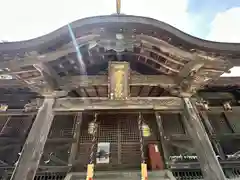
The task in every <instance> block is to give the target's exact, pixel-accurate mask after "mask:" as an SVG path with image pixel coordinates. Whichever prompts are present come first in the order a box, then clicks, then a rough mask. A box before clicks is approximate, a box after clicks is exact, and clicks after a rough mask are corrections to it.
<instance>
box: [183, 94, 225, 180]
mask: <svg viewBox="0 0 240 180" xmlns="http://www.w3.org/2000/svg"><path fill="white" fill-rule="evenodd" d="M183 103H184V115H183V122H184V125H185V127H186V129H187V131H188V133H189V134H190V136H191V137H192V141H193V144H194V146H195V151H196V154H197V156H198V159H199V162H200V166H201V169H202V173H203V175H204V179H206V180H213V179H215V180H225V179H226V178H225V175H224V173H223V170H222V168H221V166H220V164H219V162H218V160H217V158H216V154H215V152H214V150H213V147H212V145H211V142H210V140H209V138H208V135H207V133H206V131H205V129H204V126H203V124H202V122H201V118H200V116H199V114H198V111H197V109H196V107H195V105H193V104H192V102H191V101H190V99H189V98H183Z"/></svg>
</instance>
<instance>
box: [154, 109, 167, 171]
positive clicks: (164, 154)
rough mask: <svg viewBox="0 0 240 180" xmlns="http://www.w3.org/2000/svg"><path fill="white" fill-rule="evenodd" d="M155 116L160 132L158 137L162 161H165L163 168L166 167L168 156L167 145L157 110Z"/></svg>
mask: <svg viewBox="0 0 240 180" xmlns="http://www.w3.org/2000/svg"><path fill="white" fill-rule="evenodd" d="M155 116H156V121H157V126H158V131H159V134H160V139H161V145H162V150H163V152H162V153H163V157H164V161H165V166H166V167H165V168H168V158H169V153H168V147H167V146H168V145H167V142H166V136H165V135H164V128H163V124H162V118H161V116H160V113H159V112H155Z"/></svg>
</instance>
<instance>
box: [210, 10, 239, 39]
mask: <svg viewBox="0 0 240 180" xmlns="http://www.w3.org/2000/svg"><path fill="white" fill-rule="evenodd" d="M207 39H209V40H212V41H221V42H240V7H238V8H232V9H229V10H227V11H225V12H221V13H218V14H217V15H216V16H215V18H214V20H213V21H212V23H211V30H210V32H209V34H208V36H207Z"/></svg>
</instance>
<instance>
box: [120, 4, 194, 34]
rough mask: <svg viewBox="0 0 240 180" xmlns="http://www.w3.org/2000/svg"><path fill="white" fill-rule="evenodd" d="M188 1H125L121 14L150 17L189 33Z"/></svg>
mask: <svg viewBox="0 0 240 180" xmlns="http://www.w3.org/2000/svg"><path fill="white" fill-rule="evenodd" d="M187 7H188V0H177V1H176V0H168V1H166V0H125V1H123V2H122V9H123V10H122V12H123V13H125V14H130V15H138V16H146V17H151V18H154V19H157V20H160V21H163V22H166V23H168V24H170V25H172V26H174V27H176V28H178V29H181V30H182V31H185V32H190V31H191V21H190V18H189V15H188V13H187Z"/></svg>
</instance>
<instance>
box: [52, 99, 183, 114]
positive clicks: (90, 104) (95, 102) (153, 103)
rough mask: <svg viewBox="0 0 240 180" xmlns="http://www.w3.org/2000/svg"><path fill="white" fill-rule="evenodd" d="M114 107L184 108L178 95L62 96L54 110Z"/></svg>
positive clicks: (107, 108) (105, 108)
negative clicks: (113, 97) (153, 96)
mask: <svg viewBox="0 0 240 180" xmlns="http://www.w3.org/2000/svg"><path fill="white" fill-rule="evenodd" d="M109 109H111V110H113V109H131V110H133V109H153V110H170V109H171V110H178V109H182V101H181V99H180V98H177V97H155V98H150V97H146V98H145V97H136V98H135V97H130V98H129V99H127V100H109V99H108V98H61V99H57V100H56V103H55V106H54V111H55V112H59V111H60V112H64V111H84V110H109Z"/></svg>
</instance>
